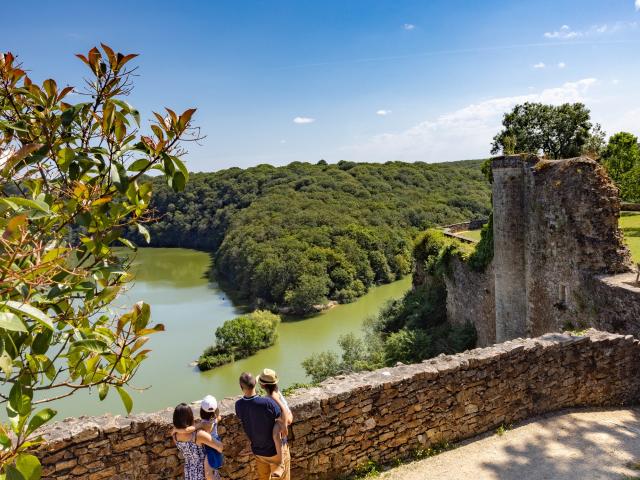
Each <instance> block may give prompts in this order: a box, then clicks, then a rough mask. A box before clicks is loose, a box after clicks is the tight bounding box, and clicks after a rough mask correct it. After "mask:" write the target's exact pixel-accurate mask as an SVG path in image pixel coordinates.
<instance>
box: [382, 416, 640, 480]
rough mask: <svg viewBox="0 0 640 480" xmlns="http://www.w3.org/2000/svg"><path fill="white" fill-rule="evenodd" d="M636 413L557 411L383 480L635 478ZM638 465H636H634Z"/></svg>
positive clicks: (639, 444)
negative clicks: (633, 466)
mask: <svg viewBox="0 0 640 480" xmlns="http://www.w3.org/2000/svg"><path fill="white" fill-rule="evenodd" d="M637 462H640V408H630V409H617V410H579V411H572V412H566V411H565V412H560V413H555V414H550V415H546V416H543V417H538V418H536V419H532V420H531V421H528V422H526V423H523V424H519V425H518V426H517V427H515V428H513V429H512V430H508V431H507V432H506V433H504V435H502V436H498V435H491V436H484V438H480V439H476V440H473V441H470V442H465V444H463V445H461V446H460V447H458V448H457V449H455V450H452V451H449V452H445V453H443V454H441V455H438V456H436V457H433V458H429V459H426V460H423V461H420V462H414V463H412V464H410V465H406V466H404V467H400V468H398V469H395V470H392V471H389V472H387V473H385V474H384V475H383V477H382V478H384V479H385V480H392V479H393V480H418V479H420V480H428V479H442V480H448V479H451V480H456V479H464V480H469V479H470V478H472V479H473V480H599V479H615V480H623V479H635V478H638V479H640V470H637V469H634V468H632V465H633V464H634V463H637ZM639 466H640V465H639Z"/></svg>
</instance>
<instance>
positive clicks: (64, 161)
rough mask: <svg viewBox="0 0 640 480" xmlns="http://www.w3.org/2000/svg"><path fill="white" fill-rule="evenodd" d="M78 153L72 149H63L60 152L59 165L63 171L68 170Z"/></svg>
mask: <svg viewBox="0 0 640 480" xmlns="http://www.w3.org/2000/svg"><path fill="white" fill-rule="evenodd" d="M75 156H76V153H75V152H74V151H73V149H71V148H62V149H60V150H58V164H59V165H60V167H61V168H62V169H63V170H65V171H66V170H67V168H68V167H69V164H70V163H71V161H72V160H73V159H74V158H75Z"/></svg>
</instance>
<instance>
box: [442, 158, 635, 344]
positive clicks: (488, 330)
mask: <svg viewBox="0 0 640 480" xmlns="http://www.w3.org/2000/svg"><path fill="white" fill-rule="evenodd" d="M492 166H493V179H494V181H493V202H494V222H493V225H494V259H493V262H492V264H491V265H490V266H489V267H488V268H487V270H486V272H485V273H478V272H474V271H472V270H471V269H470V268H468V266H467V265H466V264H464V262H459V261H457V262H455V263H454V265H453V269H452V273H451V274H450V275H449V278H448V279H447V295H448V297H447V314H448V317H449V320H450V322H451V323H454V324H463V323H465V322H469V321H470V322H471V323H473V324H474V325H475V326H476V330H477V331H478V345H480V346H485V345H491V344H493V343H495V342H501V341H504V340H508V339H511V338H517V337H531V336H537V335H541V334H542V333H545V332H551V331H561V330H565V329H567V328H569V327H573V328H585V327H588V326H594V327H596V328H599V329H602V330H607V331H615V332H620V333H629V334H633V335H636V336H638V337H640V315H639V312H640V288H638V287H637V286H634V285H633V283H634V282H633V280H634V279H635V275H634V274H632V273H629V272H630V271H631V269H632V264H631V261H630V256H629V252H628V250H627V248H626V247H625V246H624V243H623V239H622V234H621V232H620V230H619V228H618V217H619V212H620V200H619V197H618V192H617V189H616V187H615V186H614V185H613V184H612V183H611V181H610V180H609V179H608V177H607V176H606V174H605V172H604V170H603V169H602V167H600V166H599V165H598V164H597V163H596V162H594V161H593V160H591V159H588V158H584V157H580V158H574V159H569V160H559V161H544V160H539V159H538V158H536V157H526V156H511V157H500V158H496V159H494V160H493V165H492ZM632 277H633V278H632ZM491 292H493V293H494V300H493V301H492V299H491V298H490V295H491ZM492 334H493V336H492Z"/></svg>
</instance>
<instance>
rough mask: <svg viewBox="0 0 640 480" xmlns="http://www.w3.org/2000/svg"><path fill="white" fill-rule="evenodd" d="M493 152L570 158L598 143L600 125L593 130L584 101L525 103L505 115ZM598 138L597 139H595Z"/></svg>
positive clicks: (493, 144)
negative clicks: (556, 104)
mask: <svg viewBox="0 0 640 480" xmlns="http://www.w3.org/2000/svg"><path fill="white" fill-rule="evenodd" d="M502 126H503V127H504V128H503V129H502V131H501V132H500V133H498V134H497V135H496V136H495V137H494V138H493V143H492V146H491V153H492V154H497V153H500V152H502V153H504V154H506V155H509V154H514V153H532V154H538V153H540V152H543V153H544V154H545V155H546V156H547V157H548V158H552V159H558V158H571V157H576V156H578V155H580V154H581V153H582V152H583V150H584V149H585V148H591V147H595V148H597V146H598V145H599V140H600V139H601V137H602V132H601V129H600V126H599V125H597V126H596V128H594V130H593V132H592V124H591V122H590V112H589V109H588V108H587V107H585V106H584V104H582V103H565V104H562V105H558V106H555V105H545V104H542V103H530V102H526V103H524V104H521V105H516V106H515V107H514V108H513V110H512V111H511V112H509V113H506V114H505V115H504V118H503V120H502ZM594 137H595V138H594Z"/></svg>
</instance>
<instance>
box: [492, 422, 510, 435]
mask: <svg viewBox="0 0 640 480" xmlns="http://www.w3.org/2000/svg"><path fill="white" fill-rule="evenodd" d="M512 428H513V425H511V424H510V423H506V424H505V423H503V424H502V425H500V426H499V427H498V428H496V435H498V436H499V437H501V436H503V435H504V434H505V433H507V432H508V431H509V430H511V429H512Z"/></svg>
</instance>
